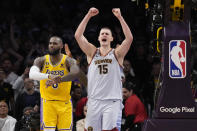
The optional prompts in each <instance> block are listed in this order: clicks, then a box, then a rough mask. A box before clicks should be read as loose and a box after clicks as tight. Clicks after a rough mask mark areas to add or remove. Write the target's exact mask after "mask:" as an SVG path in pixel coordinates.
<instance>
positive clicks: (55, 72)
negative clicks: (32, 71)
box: [46, 69, 64, 76]
mask: <svg viewBox="0 0 197 131" xmlns="http://www.w3.org/2000/svg"><path fill="white" fill-rule="evenodd" d="M46 73H47V74H52V75H60V76H63V75H64V70H57V71H50V70H49V69H47V71H46Z"/></svg>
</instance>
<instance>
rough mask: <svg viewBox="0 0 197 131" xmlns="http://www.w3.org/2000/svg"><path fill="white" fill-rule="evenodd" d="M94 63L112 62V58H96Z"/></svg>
mask: <svg viewBox="0 0 197 131" xmlns="http://www.w3.org/2000/svg"><path fill="white" fill-rule="evenodd" d="M94 63H95V65H97V64H102V63H110V64H111V63H112V59H102V60H96V61H95V62H94Z"/></svg>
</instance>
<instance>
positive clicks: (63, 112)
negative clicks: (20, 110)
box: [40, 99, 73, 131]
mask: <svg viewBox="0 0 197 131" xmlns="http://www.w3.org/2000/svg"><path fill="white" fill-rule="evenodd" d="M40 112H41V114H40V116H41V118H40V120H41V130H43V129H55V128H56V127H57V129H58V130H67V131H71V130H72V121H73V116H72V103H71V101H69V102H67V103H66V102H62V101H48V100H44V99H42V100H41V111H40Z"/></svg>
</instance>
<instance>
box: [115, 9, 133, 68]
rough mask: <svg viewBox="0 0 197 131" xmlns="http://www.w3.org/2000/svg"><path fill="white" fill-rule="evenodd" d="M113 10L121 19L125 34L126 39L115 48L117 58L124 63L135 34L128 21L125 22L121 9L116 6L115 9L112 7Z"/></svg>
mask: <svg viewBox="0 0 197 131" xmlns="http://www.w3.org/2000/svg"><path fill="white" fill-rule="evenodd" d="M112 12H113V14H114V15H115V16H116V17H117V18H118V20H119V21H120V24H121V26H122V30H123V33H124V36H125V39H124V40H123V42H122V43H121V45H120V46H118V47H117V48H116V49H115V54H116V56H117V59H118V61H119V63H120V64H122V63H123V60H124V57H125V55H126V54H127V52H128V51H129V48H130V46H131V43H132V41H133V35H132V33H131V31H130V29H129V27H128V25H127V23H126V22H125V20H124V18H123V17H122V15H121V12H120V9H119V8H114V9H112Z"/></svg>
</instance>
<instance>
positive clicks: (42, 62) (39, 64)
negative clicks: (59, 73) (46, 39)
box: [33, 56, 45, 69]
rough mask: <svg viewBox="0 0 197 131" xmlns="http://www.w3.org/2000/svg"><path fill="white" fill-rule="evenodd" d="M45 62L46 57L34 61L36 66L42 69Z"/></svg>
mask: <svg viewBox="0 0 197 131" xmlns="http://www.w3.org/2000/svg"><path fill="white" fill-rule="evenodd" d="M44 61H45V57H44V56H42V57H38V58H36V59H35V60H34V64H33V65H35V66H37V67H39V68H40V69H41V68H42V67H43V65H44Z"/></svg>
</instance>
